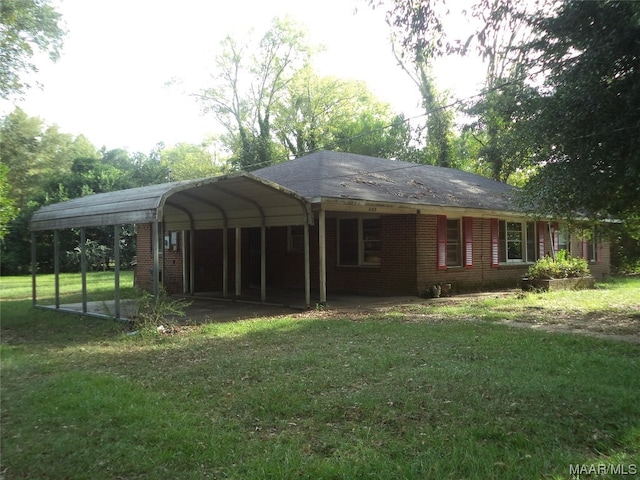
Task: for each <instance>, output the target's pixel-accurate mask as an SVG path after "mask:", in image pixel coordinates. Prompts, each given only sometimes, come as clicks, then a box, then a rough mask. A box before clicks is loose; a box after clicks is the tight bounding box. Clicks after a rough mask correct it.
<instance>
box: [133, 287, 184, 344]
mask: <svg viewBox="0 0 640 480" xmlns="http://www.w3.org/2000/svg"><path fill="white" fill-rule="evenodd" d="M189 305H191V303H190V302H187V301H185V300H182V299H177V300H172V299H171V298H169V295H167V293H166V292H165V291H164V290H161V291H160V294H159V295H158V298H157V299H156V298H154V296H153V295H151V294H150V293H148V292H143V293H142V295H141V297H140V298H139V299H138V313H137V314H136V315H135V316H134V318H133V319H132V320H133V326H134V328H137V329H139V330H141V331H143V332H145V333H147V332H151V333H173V332H174V331H175V330H176V328H177V326H178V323H179V322H178V318H179V317H184V316H185V312H184V310H185V308H186V307H188V306H189Z"/></svg>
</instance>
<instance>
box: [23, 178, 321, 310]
mask: <svg viewBox="0 0 640 480" xmlns="http://www.w3.org/2000/svg"><path fill="white" fill-rule="evenodd" d="M313 222H314V215H313V213H312V211H311V207H310V205H309V203H308V202H307V201H306V200H305V198H304V197H302V196H300V195H298V194H297V193H295V192H293V191H291V190H288V189H286V188H284V187H282V186H280V185H278V184H276V183H273V182H271V181H269V180H266V179H264V178H261V177H258V176H255V175H253V174H251V173H246V172H237V173H234V174H229V175H224V176H220V177H213V178H205V179H199V180H187V181H181V182H171V183H165V184H159V185H150V186H146V187H139V188H133V189H129V190H120V191H115V192H109V193H100V194H95V195H89V196H86V197H81V198H77V199H73V200H69V201H66V202H61V203H56V204H52V205H48V206H45V207H42V208H40V209H39V210H38V211H37V212H35V213H34V215H33V217H32V219H31V223H30V229H31V232H32V233H31V235H32V239H31V240H32V248H31V263H32V266H31V267H32V268H31V270H32V301H33V306H34V307H38V306H39V305H38V301H37V275H36V270H37V264H36V262H37V259H36V239H35V235H36V232H39V231H53V244H54V245H53V255H54V262H53V263H54V278H55V280H54V281H55V287H54V290H55V294H54V295H55V308H56V309H58V310H59V309H61V305H60V288H59V274H60V251H59V250H60V249H59V236H58V235H59V233H58V232H59V231H60V230H64V229H79V230H80V270H81V277H82V313H83V314H90V313H89V312H88V310H87V282H86V276H87V258H86V235H85V228H87V227H95V226H113V227H114V263H115V271H114V277H115V278H114V287H115V297H114V301H115V317H116V318H120V317H121V308H120V271H119V266H120V258H119V257H120V238H119V235H120V226H121V225H126V224H143V223H145V224H151V225H152V231H151V235H152V242H151V246H152V258H153V272H152V276H153V294H154V296H155V297H156V298H157V296H158V295H159V292H160V287H161V281H162V280H160V278H159V277H160V275H159V272H160V271H161V263H160V251H159V250H160V247H159V240H160V239H161V238H163V237H164V235H163V233H164V232H165V231H183V232H185V231H186V232H190V235H189V236H188V238H189V239H190V242H191V243H193V238H194V235H193V232H194V231H195V230H199V229H221V230H222V231H223V235H222V238H223V242H222V250H223V259H224V262H223V265H222V270H223V272H222V278H223V296H225V297H226V296H228V294H229V285H228V283H229V282H228V277H229V265H228V261H227V257H228V255H227V250H228V245H227V243H228V242H227V240H226V239H227V232H228V230H229V229H234V230H235V235H236V242H235V272H234V278H235V289H234V290H235V295H236V296H240V294H241V285H242V284H241V258H242V255H241V253H242V252H241V242H240V241H239V239H240V235H241V231H242V229H243V228H260V232H261V243H260V261H261V279H260V296H261V301H262V302H266V261H265V260H266V241H265V238H266V234H265V229H266V228H267V227H273V226H300V225H301V226H303V227H304V270H305V272H304V278H305V304H306V305H307V306H309V305H310V303H311V292H310V288H311V287H310V285H311V282H310V266H309V257H310V255H309V225H312V224H313ZM188 252H189V258H185V259H184V260H185V261H184V262H183V275H184V278H183V285H184V287H183V288H184V290H185V291H184V293H189V294H193V293H194V290H193V289H194V279H193V272H194V263H195V258H194V248H193V245H191V246H190V248H189V249H188ZM186 265H189V266H190V268H188V269H187V268H185V267H186ZM323 288H325V282H323V281H321V289H323ZM320 296H321V298H326V292H322V291H321V294H320Z"/></svg>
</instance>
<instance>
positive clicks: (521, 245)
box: [491, 219, 539, 267]
mask: <svg viewBox="0 0 640 480" xmlns="http://www.w3.org/2000/svg"><path fill="white" fill-rule="evenodd" d="M491 225H492V230H493V232H492V245H493V247H492V248H493V252H492V263H491V264H492V266H494V267H496V266H498V264H499V263H521V262H535V260H536V241H539V239H538V237H537V235H536V224H535V223H534V222H526V223H525V222H512V221H507V220H500V221H498V220H497V219H494V221H493V222H492V224H491ZM495 229H497V230H498V231H497V232H495ZM496 254H497V259H496ZM496 260H498V261H497V262H496Z"/></svg>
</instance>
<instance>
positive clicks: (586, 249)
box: [582, 237, 591, 261]
mask: <svg viewBox="0 0 640 480" xmlns="http://www.w3.org/2000/svg"><path fill="white" fill-rule="evenodd" d="M582 258H584V259H585V260H587V261H589V260H591V255H589V242H588V241H587V238H586V237H584V238H583V239H582Z"/></svg>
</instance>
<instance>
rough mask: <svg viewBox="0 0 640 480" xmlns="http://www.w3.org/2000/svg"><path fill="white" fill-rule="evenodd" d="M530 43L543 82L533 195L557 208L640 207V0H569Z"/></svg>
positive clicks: (618, 211) (616, 212)
mask: <svg viewBox="0 0 640 480" xmlns="http://www.w3.org/2000/svg"><path fill="white" fill-rule="evenodd" d="M532 26H533V28H535V29H536V32H537V33H538V39H537V40H536V41H534V42H531V43H530V44H528V45H525V46H524V48H526V49H527V51H528V52H530V53H529V55H530V62H529V68H530V71H539V72H541V74H542V75H543V79H544V83H543V84H542V85H541V86H540V87H539V89H538V90H539V96H540V98H539V101H538V102H536V104H535V105H534V107H535V108H533V109H532V111H531V112H530V114H531V119H530V120H529V122H530V126H529V129H530V131H531V132H533V134H532V135H531V139H532V141H534V142H535V145H536V147H537V149H536V152H535V157H533V162H534V164H535V165H536V166H537V171H536V174H535V175H534V176H533V177H532V178H531V179H530V180H529V182H528V183H527V185H526V187H525V191H526V194H527V198H528V199H529V201H532V202H535V204H536V206H537V208H538V209H543V210H544V211H547V212H549V213H552V214H556V215H567V213H568V212H578V211H582V212H585V213H588V214H590V215H592V216H594V217H596V218H597V217H601V216H610V217H616V218H621V219H625V218H628V219H632V218H634V217H635V218H637V212H638V211H640V108H639V105H640V3H636V2H622V1H597V2H582V1H575V0H572V1H567V2H565V3H563V4H562V5H561V7H560V8H559V9H558V11H557V12H556V13H555V14H553V15H546V16H542V17H540V18H536V19H534V22H532Z"/></svg>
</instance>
